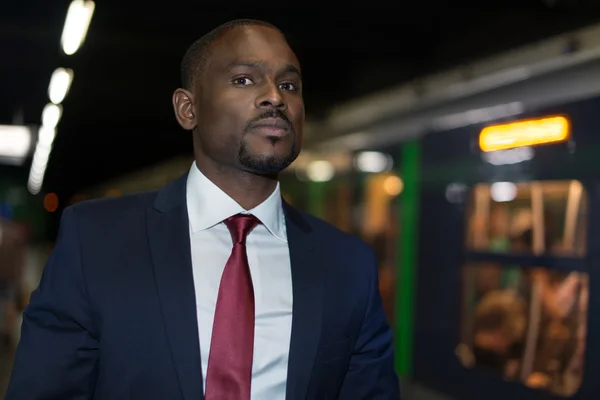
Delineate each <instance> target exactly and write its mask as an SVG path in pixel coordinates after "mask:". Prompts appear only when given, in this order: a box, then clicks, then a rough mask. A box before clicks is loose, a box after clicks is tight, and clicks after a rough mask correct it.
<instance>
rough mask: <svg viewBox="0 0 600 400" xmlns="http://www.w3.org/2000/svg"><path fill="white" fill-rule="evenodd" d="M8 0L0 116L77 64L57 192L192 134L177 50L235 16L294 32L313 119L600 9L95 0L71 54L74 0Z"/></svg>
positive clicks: (18, 113)
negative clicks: (175, 107) (67, 32)
mask: <svg viewBox="0 0 600 400" xmlns="http://www.w3.org/2000/svg"><path fill="white" fill-rule="evenodd" d="M5 3H6V4H4V5H3V6H2V12H1V13H0V54H2V62H0V74H1V75H0V76H1V77H2V79H1V80H0V124H2V123H26V124H36V125H37V124H39V123H40V117H41V112H42V109H43V107H44V105H45V104H46V103H47V102H48V96H47V87H48V83H49V79H50V75H51V73H52V72H53V71H54V69H55V68H57V67H67V68H72V69H73V70H74V81H73V84H72V87H71V89H70V92H69V94H68V95H67V98H66V99H65V100H64V102H63V108H64V111H63V116H62V119H61V121H60V123H59V125H58V130H57V136H56V139H55V141H54V147H53V150H52V154H51V157H50V161H49V163H48V168H47V171H46V179H45V181H44V190H45V191H54V192H57V193H58V194H59V196H60V197H70V196H71V195H72V194H74V193H76V192H77V191H78V190H81V189H83V188H86V187H90V186H94V185H96V184H98V183H101V182H103V181H105V180H107V179H110V178H113V177H116V176H119V175H123V174H125V173H128V172H131V171H134V170H137V169H139V168H142V167H145V166H148V165H151V164H154V163H156V162H159V161H163V160H166V159H169V158H171V157H173V156H177V155H182V154H189V153H190V152H191V139H190V135H189V133H188V132H185V131H182V130H181V129H180V128H179V127H178V125H177V124H176V122H175V119H174V117H173V112H172V106H171V94H172V92H173V90H174V89H175V88H176V87H177V86H178V85H179V62H180V59H181V57H182V55H183V53H184V52H185V50H186V48H187V46H188V45H189V44H191V43H192V42H193V41H194V40H195V39H197V38H198V37H200V36H201V35H202V34H203V33H205V32H206V31H208V30H210V29H212V28H213V27H215V26H216V25H218V24H220V23H222V22H225V21H227V20H230V19H234V18H242V17H243V18H259V19H264V20H267V21H270V22H272V23H275V24H276V25H278V26H279V27H280V28H281V29H282V30H283V31H284V32H286V33H287V35H288V38H289V41H290V43H291V45H292V47H293V48H294V50H295V51H296V53H297V54H298V56H299V58H300V61H301V63H302V67H303V73H304V78H305V101H306V106H307V112H308V118H310V119H319V118H321V117H323V116H324V115H326V113H327V110H328V108H329V107H330V106H331V105H333V104H336V103H339V102H343V101H345V100H349V99H351V98H354V97H357V96H361V95H365V94H367V93H370V92H372V91H375V90H379V89H384V88H387V87H390V86H393V85H397V84H399V83H402V82H404V81H406V80H409V79H412V78H414V77H416V76H419V75H423V74H426V73H429V72H433V71H437V70H440V69H444V68H447V67H449V66H453V65H456V64H458V63H464V62H468V61H469V60H471V59H473V58H476V57H481V56H485V55H489V54H492V53H495V52H498V51H502V50H507V49H510V48H511V47H514V46H517V45H521V44H525V43H528V42H531V41H535V40H540V39H543V38H545V37H548V36H551V35H554V34H558V33H562V32H565V31H569V30H571V29H576V28H579V27H582V26H585V25H588V24H591V23H594V22H597V21H600V9H599V8H597V7H596V8H595V9H592V8H591V6H588V5H587V4H586V3H585V2H582V1H568V2H567V1H550V0H546V1H541V0H538V1H533V0H529V1H528V0H521V1H513V2H512V3H514V4H518V7H517V6H511V1H493V0H490V1H486V2H482V6H481V7H480V9H479V10H478V9H475V8H472V5H473V4H474V3H473V2H466V1H463V2H461V1H451V0H447V1H420V2H418V3H414V4H413V3H405V4H404V3H400V2H396V3H390V5H387V6H380V7H377V6H372V5H371V6H369V7H366V6H364V5H362V6H351V5H340V6H336V7H332V6H331V5H327V10H325V9H323V7H309V6H301V5H297V4H293V3H282V4H285V5H275V4H276V3H272V2H269V3H268V4H266V3H260V4H253V5H252V6H250V5H248V3H244V4H240V5H236V4H235V3H232V2H227V4H226V7H225V6H220V7H219V6H214V5H206V3H203V2H199V1H185V0H180V1H178V2H172V4H177V6H174V7H168V6H165V2H156V3H154V4H155V5H152V4H153V3H152V2H148V1H136V0H132V1H118V0H97V1H96V9H95V12H94V16H93V19H92V22H91V25H90V28H89V31H88V35H87V38H86V41H85V43H84V44H83V46H82V48H81V49H80V50H79V51H78V52H77V53H75V54H74V55H73V56H66V55H64V54H62V52H61V49H60V36H61V32H62V27H63V24H64V18H65V16H66V12H67V8H68V5H69V1H66V0H65V1H59V0H53V1H47V0H37V1H29V2H5ZM167 4H168V3H167ZM369 4H372V2H370V3H369ZM495 4H498V5H495ZM565 4H569V6H566V5H565ZM500 5H502V6H500ZM467 7H468V8H467ZM23 168H28V166H27V165H26V166H25V167H23ZM23 184H25V182H23Z"/></svg>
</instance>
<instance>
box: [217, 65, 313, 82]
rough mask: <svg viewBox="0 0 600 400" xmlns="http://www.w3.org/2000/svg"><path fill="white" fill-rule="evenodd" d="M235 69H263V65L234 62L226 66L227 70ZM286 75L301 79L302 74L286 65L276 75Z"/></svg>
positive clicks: (293, 67)
mask: <svg viewBox="0 0 600 400" xmlns="http://www.w3.org/2000/svg"><path fill="white" fill-rule="evenodd" d="M236 67H247V68H263V64H262V63H260V62H247V61H234V62H232V63H231V64H229V65H228V67H227V69H228V70H230V69H233V68H236ZM286 73H292V74H296V75H298V76H299V77H300V79H302V72H300V69H298V67H296V66H295V65H293V64H288V65H286V66H285V67H284V68H283V69H281V70H280V71H278V74H280V75H281V74H286Z"/></svg>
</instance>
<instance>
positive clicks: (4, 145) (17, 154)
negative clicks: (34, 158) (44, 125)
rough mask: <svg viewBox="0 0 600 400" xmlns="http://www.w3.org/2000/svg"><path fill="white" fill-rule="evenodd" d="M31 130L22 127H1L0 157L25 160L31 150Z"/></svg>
mask: <svg viewBox="0 0 600 400" xmlns="http://www.w3.org/2000/svg"><path fill="white" fill-rule="evenodd" d="M31 141H32V133H31V129H29V128H28V127H26V126H21V125H0V157H6V158H12V159H23V158H25V157H27V154H28V153H29V150H30V149H31Z"/></svg>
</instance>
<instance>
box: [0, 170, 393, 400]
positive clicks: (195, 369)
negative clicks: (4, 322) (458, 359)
mask: <svg viewBox="0 0 600 400" xmlns="http://www.w3.org/2000/svg"><path fill="white" fill-rule="evenodd" d="M186 178H187V177H186V176H183V177H182V178H180V179H179V180H177V181H175V182H173V183H172V184H170V185H168V186H166V187H165V188H163V189H162V190H160V191H155V192H149V193H142V194H136V195H128V196H124V197H120V198H115V199H104V200H94V201H90V202H84V203H79V204H77V205H75V206H72V207H68V208H66V209H65V210H64V212H63V216H62V219H61V226H60V229H59V237H58V240H57V242H56V247H55V249H54V251H53V253H52V255H51V256H50V259H49V261H48V264H47V265H46V267H45V269H44V272H43V275H42V279H41V282H40V285H39V287H38V288H37V289H36V290H35V291H34V292H33V294H32V296H31V302H30V305H29V306H28V307H27V309H26V311H25V312H24V317H23V328H22V334H21V341H20V344H19V347H18V350H17V355H16V360H15V364H14V368H13V374H12V377H11V381H10V385H9V389H8V393H7V397H6V399H7V400H39V399H60V400H70V399H73V400H74V399H98V400H120V399H139V400H153V399H157V400H159V399H160V400H162V399H165V400H167V399H168V400H199V399H203V394H202V393H203V388H202V379H201V377H202V370H201V367H200V348H199V340H198V328H197V318H196V304H195V294H194V286H193V285H194V283H193V278H192V264H191V256H190V239H189V228H188V216H187V207H186V196H185V190H186V184H185V183H186ZM285 216H286V226H287V234H288V243H289V247H290V258H291V268H292V281H293V282H292V285H293V297H294V302H293V317H292V318H293V319H292V336H291V344H290V353H289V368H288V381H287V399H288V400H301V399H315V400H326V399H342V400H351V399H352V400H353V399H357V400H358V399H360V400H384V399H385V400H397V399H399V398H400V395H399V385H398V380H397V377H396V375H395V373H394V367H393V352H392V333H391V330H390V327H389V326H388V323H387V322H386V318H385V315H384V312H383V308H382V304H381V299H380V296H379V292H378V279H377V266H376V260H375V256H374V254H373V252H372V250H371V249H370V248H369V247H368V246H367V245H365V244H364V243H363V242H361V241H360V240H358V239H357V238H355V237H353V236H351V235H348V234H346V233H343V232H341V231H339V230H337V229H335V228H333V227H332V226H330V225H328V224H326V223H325V222H323V221H321V220H318V219H316V218H314V217H312V216H309V215H307V214H304V213H301V212H299V211H297V210H295V209H294V208H292V207H290V206H289V205H285Z"/></svg>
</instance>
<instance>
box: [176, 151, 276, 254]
mask: <svg viewBox="0 0 600 400" xmlns="http://www.w3.org/2000/svg"><path fill="white" fill-rule="evenodd" d="M186 200H187V209H188V217H189V220H190V228H191V230H192V233H196V232H198V231H201V230H205V229H209V228H211V227H213V226H215V225H217V224H219V223H221V222H223V221H224V220H225V219H227V218H229V217H231V216H233V215H236V214H240V213H246V214H252V215H254V216H255V217H256V218H258V219H259V220H260V222H261V223H262V224H263V225H264V226H265V227H266V228H267V230H268V231H269V232H270V233H271V234H272V235H273V236H275V237H276V238H278V239H279V240H282V241H284V242H287V234H286V229H285V218H284V214H283V206H282V201H281V189H280V188H279V182H277V186H276V187H275V190H274V191H273V193H271V195H270V196H269V197H268V198H267V199H266V200H265V201H263V202H262V203H261V204H259V205H258V206H256V207H254V208H253V209H251V210H244V208H243V207H242V206H240V205H239V204H238V203H237V202H236V201H235V200H233V199H232V198H231V197H229V196H228V195H227V194H226V193H225V192H223V191H222V190H221V189H220V188H219V187H218V186H217V185H215V184H214V183H213V182H211V181H210V180H209V179H208V178H207V177H206V176H205V175H204V174H203V173H202V172H200V170H199V169H198V167H197V166H196V162H194V163H193V164H192V167H191V168H190V173H189V174H188V177H187V191H186Z"/></svg>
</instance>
